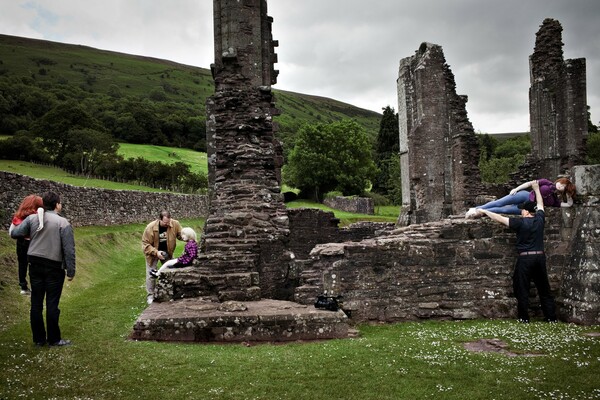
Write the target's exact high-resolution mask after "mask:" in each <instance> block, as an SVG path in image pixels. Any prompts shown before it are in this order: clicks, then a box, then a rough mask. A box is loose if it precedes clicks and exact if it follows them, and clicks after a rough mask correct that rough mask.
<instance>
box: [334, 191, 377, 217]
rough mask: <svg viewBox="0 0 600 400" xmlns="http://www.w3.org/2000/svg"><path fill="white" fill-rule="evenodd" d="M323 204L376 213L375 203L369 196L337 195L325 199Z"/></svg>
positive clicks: (348, 210) (359, 212)
mask: <svg viewBox="0 0 600 400" xmlns="http://www.w3.org/2000/svg"><path fill="white" fill-rule="evenodd" d="M323 204H325V205H326V206H327V207H331V208H333V209H336V210H342V211H346V212H351V213H357V214H369V215H373V214H375V203H374V202H373V199H371V198H369V197H345V196H335V197H332V198H327V199H325V200H323Z"/></svg>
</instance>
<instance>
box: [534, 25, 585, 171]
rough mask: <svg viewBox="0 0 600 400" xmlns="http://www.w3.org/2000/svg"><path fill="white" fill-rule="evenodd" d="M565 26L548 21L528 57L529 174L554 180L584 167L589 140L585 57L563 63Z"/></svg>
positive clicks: (542, 27) (537, 36)
mask: <svg viewBox="0 0 600 400" xmlns="http://www.w3.org/2000/svg"><path fill="white" fill-rule="evenodd" d="M562 47H563V43H562V26H561V24H560V22H558V21H557V20H555V19H550V18H547V19H545V20H544V22H543V23H542V25H541V26H540V29H539V31H538V32H537V34H536V40H535V48H534V51H533V54H532V55H531V56H530V58H529V65H530V76H531V87H530V89H529V115H530V125H531V126H530V128H531V159H530V160H528V165H527V167H528V169H529V170H530V171H535V174H536V176H530V177H527V178H539V177H544V178H548V179H552V178H553V177H556V176H557V175H559V174H562V173H565V172H566V171H567V170H569V169H570V168H572V167H573V166H574V165H578V164H583V163H584V159H585V140H586V138H587V94H586V65H585V58H577V59H572V60H566V61H565V60H564V59H563V50H562Z"/></svg>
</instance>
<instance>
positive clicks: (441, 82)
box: [397, 43, 481, 225]
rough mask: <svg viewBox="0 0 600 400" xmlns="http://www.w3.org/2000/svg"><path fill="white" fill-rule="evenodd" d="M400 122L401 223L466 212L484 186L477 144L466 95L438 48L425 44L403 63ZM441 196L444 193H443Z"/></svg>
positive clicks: (400, 72)
mask: <svg viewBox="0 0 600 400" xmlns="http://www.w3.org/2000/svg"><path fill="white" fill-rule="evenodd" d="M397 84H398V118H399V130H400V162H401V169H402V197H403V198H402V214H401V215H400V217H399V220H398V222H399V224H400V225H408V224H411V223H412V224H414V223H424V222H429V221H437V220H440V219H443V218H446V217H448V216H449V215H453V214H458V213H461V212H464V210H465V208H466V207H467V205H468V204H472V203H473V202H474V200H475V196H476V193H477V192H478V191H479V190H480V188H481V178H480V174H479V167H478V166H477V163H478V160H479V146H478V140H477V137H476V135H475V132H474V130H473V127H472V125H471V123H470V121H469V119H468V117H467V112H466V108H465V106H466V102H467V98H466V96H459V95H457V94H456V84H455V81H454V75H453V74H452V71H451V70H450V67H449V66H448V65H447V64H446V60H445V57H444V54H443V51H442V48H441V47H440V46H439V45H435V44H431V43H423V44H422V45H421V47H420V48H419V50H417V52H416V54H415V55H414V56H411V57H407V58H405V59H403V60H401V61H400V68H399V77H398V82H397ZM440 194H442V195H440Z"/></svg>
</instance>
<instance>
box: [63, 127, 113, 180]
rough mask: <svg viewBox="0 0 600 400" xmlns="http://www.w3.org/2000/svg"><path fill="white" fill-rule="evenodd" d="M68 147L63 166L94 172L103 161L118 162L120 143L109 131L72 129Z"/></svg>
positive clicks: (78, 170) (89, 172) (88, 172)
mask: <svg viewBox="0 0 600 400" xmlns="http://www.w3.org/2000/svg"><path fill="white" fill-rule="evenodd" d="M68 147H69V153H67V154H65V157H64V161H63V164H64V165H63V166H64V167H65V168H67V169H72V170H74V171H77V172H81V173H83V174H88V175H89V174H94V173H95V172H96V170H97V168H98V167H99V166H100V165H101V164H102V163H103V162H106V161H110V160H112V161H113V162H118V157H117V150H118V149H119V145H118V144H117V142H115V140H114V139H113V137H112V136H111V135H109V134H108V133H104V132H99V131H96V130H93V129H89V128H86V129H72V130H70V131H69V146H68Z"/></svg>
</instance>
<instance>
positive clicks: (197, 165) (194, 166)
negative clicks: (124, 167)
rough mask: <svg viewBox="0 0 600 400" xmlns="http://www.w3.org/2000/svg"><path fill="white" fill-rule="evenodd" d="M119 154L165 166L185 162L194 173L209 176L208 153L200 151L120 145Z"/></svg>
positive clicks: (143, 145)
mask: <svg viewBox="0 0 600 400" xmlns="http://www.w3.org/2000/svg"><path fill="white" fill-rule="evenodd" d="M118 154H120V155H122V156H123V157H124V158H126V159H127V158H137V157H141V158H144V159H146V160H148V161H160V162H163V163H165V164H174V163H176V162H183V163H185V164H188V165H189V166H190V170H191V171H192V172H194V173H203V174H208V163H207V160H206V153H202V152H199V151H194V150H190V149H180V148H177V147H165V146H153V145H149V144H130V143H119V151H118Z"/></svg>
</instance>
